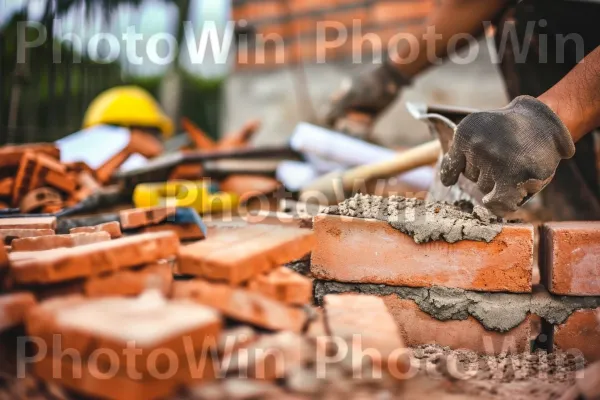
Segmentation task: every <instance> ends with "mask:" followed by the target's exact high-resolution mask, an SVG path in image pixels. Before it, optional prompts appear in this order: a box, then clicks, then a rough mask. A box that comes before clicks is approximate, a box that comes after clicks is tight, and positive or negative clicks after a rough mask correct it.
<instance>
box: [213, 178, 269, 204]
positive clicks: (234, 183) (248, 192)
mask: <svg viewBox="0 0 600 400" xmlns="http://www.w3.org/2000/svg"><path fill="white" fill-rule="evenodd" d="M280 186H281V184H280V183H279V182H278V181H277V180H276V179H273V178H269V177H266V176H253V175H231V176H229V177H228V178H227V179H225V180H223V181H222V182H221V185H220V189H221V190H222V191H224V192H228V193H235V194H237V195H238V196H239V197H240V201H242V202H244V201H247V200H248V199H249V198H251V197H255V196H261V195H265V194H270V193H273V192H275V191H276V190H277V189H278V188H279V187H280Z"/></svg>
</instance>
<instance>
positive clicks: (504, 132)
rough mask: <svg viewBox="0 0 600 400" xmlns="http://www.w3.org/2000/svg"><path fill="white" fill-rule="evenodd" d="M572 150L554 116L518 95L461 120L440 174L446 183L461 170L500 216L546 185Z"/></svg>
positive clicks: (455, 178)
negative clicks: (560, 162)
mask: <svg viewBox="0 0 600 400" xmlns="http://www.w3.org/2000/svg"><path fill="white" fill-rule="evenodd" d="M573 154H575V145H574V144H573V139H572V138H571V134H570V133H569V130H568V129H567V128H566V127H565V125H564V124H563V123H562V121H561V120H560V119H559V118H558V116H557V115H556V114H555V113H554V112H553V111H552V110H551V109H550V108H549V107H548V106H547V105H545V104H544V103H542V102H541V101H539V100H537V99H535V98H533V97H530V96H519V97H517V98H516V99H514V100H513V101H512V102H511V103H510V104H509V105H508V106H506V107H504V108H501V109H499V110H493V111H484V112H478V113H474V114H471V115H469V116H468V117H466V118H465V119H464V120H462V121H461V123H460V124H459V125H458V127H457V129H456V132H455V134H454V139H453V143H452V146H451V147H450V149H449V151H448V153H447V154H446V155H445V156H444V159H443V160H442V165H441V174H440V175H441V180H442V183H443V184H444V185H445V186H450V185H453V184H455V183H456V181H457V180H458V177H459V175H460V174H461V173H463V174H464V176H465V177H467V179H469V180H471V181H473V182H476V183H477V186H478V187H479V189H480V190H481V192H482V193H483V194H485V196H484V197H483V204H484V205H485V206H486V207H487V208H489V209H490V210H491V211H492V212H494V213H495V214H496V215H499V216H501V215H503V214H504V213H506V212H508V211H514V210H516V209H517V208H518V207H519V206H520V205H521V204H522V203H523V202H524V200H525V198H526V197H527V196H531V195H534V194H535V193H537V192H539V191H540V190H541V189H542V188H543V187H544V186H546V184H547V183H548V182H550V180H551V179H552V177H553V176H554V172H555V171H556V167H557V166H558V163H559V161H560V160H561V159H566V158H571V157H572V156H573Z"/></svg>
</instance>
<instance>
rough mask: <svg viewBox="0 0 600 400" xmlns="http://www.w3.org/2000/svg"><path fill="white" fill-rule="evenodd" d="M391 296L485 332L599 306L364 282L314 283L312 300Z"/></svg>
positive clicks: (594, 300)
mask: <svg viewBox="0 0 600 400" xmlns="http://www.w3.org/2000/svg"><path fill="white" fill-rule="evenodd" d="M348 292H354V293H364V294H372V295H376V296H387V295H390V294H395V295H397V296H398V297H400V298H401V299H410V300H413V301H414V302H415V303H416V304H417V305H418V306H419V308H420V309H421V310H422V311H424V312H426V313H427V314H429V315H430V316H432V317H434V318H436V319H438V320H440V321H447V320H465V319H467V318H468V316H469V315H471V316H473V317H474V318H476V319H477V320H478V321H479V322H480V323H481V324H482V325H483V326H484V327H485V329H487V330H491V331H497V332H507V331H509V330H511V329H513V328H515V327H517V326H518V325H519V324H520V323H521V322H523V320H525V318H526V317H527V314H528V313H531V314H536V315H539V316H540V317H542V318H544V319H545V320H546V321H548V322H550V323H551V324H562V323H563V322H565V320H566V319H567V318H568V317H569V315H571V314H572V313H573V312H574V311H575V310H579V309H593V308H596V307H600V297H570V296H553V295H551V294H549V293H548V292H546V291H545V290H543V289H540V290H536V291H534V293H532V294H529V293H526V294H511V293H480V292H471V291H468V290H463V289H453V288H444V287H439V286H437V287H432V288H412V287H399V286H388V285H373V284H368V283H342V282H332V281H320V280H317V281H315V282H314V293H315V299H316V301H317V303H318V304H321V303H322V300H323V297H324V296H325V295H326V294H330V293H348Z"/></svg>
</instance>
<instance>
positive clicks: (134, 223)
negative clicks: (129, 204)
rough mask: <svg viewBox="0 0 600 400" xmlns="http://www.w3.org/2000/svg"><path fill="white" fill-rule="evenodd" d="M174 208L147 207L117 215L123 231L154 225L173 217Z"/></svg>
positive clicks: (123, 211) (124, 211)
mask: <svg viewBox="0 0 600 400" xmlns="http://www.w3.org/2000/svg"><path fill="white" fill-rule="evenodd" d="M175 211H176V209H175V207H163V206H158V207H147V208H132V209H130V210H122V211H121V212H120V213H119V217H120V219H121V227H122V228H123V229H125V230H126V229H135V228H141V227H143V226H149V225H156V224H159V223H161V222H163V221H165V220H166V219H167V218H168V217H170V216H173V215H175Z"/></svg>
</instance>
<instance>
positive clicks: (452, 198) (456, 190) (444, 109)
mask: <svg viewBox="0 0 600 400" xmlns="http://www.w3.org/2000/svg"><path fill="white" fill-rule="evenodd" d="M406 108H407V109H408V111H409V112H410V114H411V115H412V116H413V117H415V118H416V119H418V120H421V121H423V122H425V123H426V124H427V126H428V127H429V131H430V132H431V134H432V135H433V136H435V137H437V138H438V139H439V140H440V143H441V145H442V151H443V154H446V153H447V152H448V149H449V148H450V146H451V145H452V140H453V138H454V131H455V130H456V126H457V125H458V123H460V121H462V119H463V118H465V117H466V116H467V115H469V114H471V113H473V112H476V111H478V110H475V109H469V108H459V107H451V106H438V105H428V104H424V103H411V102H408V103H406ZM443 154H442V155H441V156H440V158H439V159H438V162H437V164H436V167H435V176H434V179H433V183H432V184H431V187H430V188H429V192H428V195H427V200H428V201H444V202H447V203H450V204H454V203H455V202H459V201H464V200H466V201H469V202H471V203H473V204H474V205H483V203H482V199H483V196H484V195H483V193H481V191H480V190H479V188H478V187H477V185H476V184H475V183H474V182H471V181H470V180H468V179H467V178H465V177H464V176H463V175H461V176H460V178H458V182H457V183H456V185H454V186H451V187H445V186H444V185H443V184H442V181H441V179H440V167H441V163H442V157H443Z"/></svg>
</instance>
